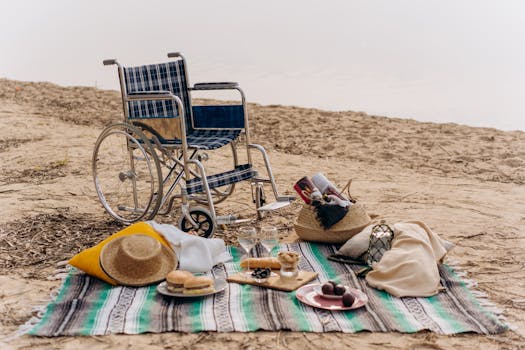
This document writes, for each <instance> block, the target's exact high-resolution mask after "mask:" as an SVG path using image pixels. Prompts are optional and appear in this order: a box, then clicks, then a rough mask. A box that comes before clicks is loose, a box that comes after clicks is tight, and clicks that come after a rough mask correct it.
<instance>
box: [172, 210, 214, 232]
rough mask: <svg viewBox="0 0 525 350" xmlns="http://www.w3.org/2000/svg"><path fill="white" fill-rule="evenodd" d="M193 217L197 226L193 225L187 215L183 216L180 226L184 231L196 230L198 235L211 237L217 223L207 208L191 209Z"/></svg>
mask: <svg viewBox="0 0 525 350" xmlns="http://www.w3.org/2000/svg"><path fill="white" fill-rule="evenodd" d="M189 215H190V217H191V219H192V220H193V221H195V223H196V224H197V226H196V227H195V226H193V225H192V224H191V222H190V221H189V220H188V218H187V217H186V216H184V215H183V216H182V218H181V220H180V223H179V227H180V229H181V230H182V231H184V232H191V231H193V232H195V233H196V234H197V235H198V236H200V237H204V238H209V237H211V236H212V235H213V233H214V232H215V223H214V222H213V219H212V217H211V214H210V212H209V211H208V210H207V209H204V208H200V207H196V208H192V209H190V213H189Z"/></svg>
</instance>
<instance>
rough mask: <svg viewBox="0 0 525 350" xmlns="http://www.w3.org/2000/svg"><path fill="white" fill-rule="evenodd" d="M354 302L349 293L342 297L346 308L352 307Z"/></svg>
mask: <svg viewBox="0 0 525 350" xmlns="http://www.w3.org/2000/svg"><path fill="white" fill-rule="evenodd" d="M354 301H355V298H354V296H353V295H352V294H350V293H345V294H344V295H343V305H344V306H346V307H350V306H352V305H354Z"/></svg>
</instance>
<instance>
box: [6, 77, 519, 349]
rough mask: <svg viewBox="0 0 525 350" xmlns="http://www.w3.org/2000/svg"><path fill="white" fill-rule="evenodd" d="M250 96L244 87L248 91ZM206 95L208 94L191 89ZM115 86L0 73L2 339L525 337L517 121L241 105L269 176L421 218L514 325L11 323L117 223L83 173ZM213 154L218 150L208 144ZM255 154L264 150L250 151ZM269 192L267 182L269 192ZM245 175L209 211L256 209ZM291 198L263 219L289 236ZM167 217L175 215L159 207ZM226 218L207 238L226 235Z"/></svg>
mask: <svg viewBox="0 0 525 350" xmlns="http://www.w3.org/2000/svg"><path fill="white" fill-rule="evenodd" d="M248 99H249V94H248ZM200 102H202V103H210V101H200ZM120 108H121V104H120V98H119V93H118V92H116V91H103V90H97V89H94V88H88V87H70V88H64V87H60V86H57V85H53V84H50V83H31V82H18V81H11V80H6V79H0V164H1V170H0V208H1V210H0V348H2V349H11V348H13V349H14V348H20V349H24V348H43V349H84V348H86V349H87V348H89V349H93V350H95V349H109V348H128V347H134V348H148V349H166V348H191V349H207V348H211V347H214V348H216V349H219V350H220V349H235V348H240V349H256V348H263V349H264V348H268V349H273V348H279V349H297V348H303V349H322V348H328V347H329V348H335V349H338V348H346V349H385V348H401V349H453V348H462V349H521V348H522V347H523V344H524V343H525V331H524V326H525V316H524V310H525V282H524V281H525V250H524V248H525V186H524V183H525V133H524V132H519V131H515V132H503V131H499V130H496V129H490V128H474V127H468V126H463V125H456V124H433V123H421V122H416V121H414V120H405V119H396V118H386V117H380V116H370V115H367V114H366V113H363V112H350V111H345V112H326V111H321V110H317V109H305V108H299V107H290V106H273V105H272V106H261V105H257V104H250V105H249V113H250V118H251V119H250V120H251V125H252V134H253V135H252V136H253V141H255V142H257V143H260V144H262V145H263V146H265V147H266V148H267V149H268V151H269V156H270V158H271V162H272V165H273V169H274V173H275V176H276V178H277V182H278V186H279V188H280V189H281V191H282V192H283V193H285V194H293V189H292V185H293V183H294V182H295V181H297V180H298V179H299V178H300V177H302V176H304V175H312V174H314V173H316V172H319V171H321V172H323V173H324V174H325V175H327V176H328V177H329V178H330V179H331V180H332V181H333V182H335V183H336V184H337V185H338V186H343V185H344V184H345V183H346V181H347V180H348V179H353V183H352V194H353V195H354V196H355V197H357V198H358V199H359V200H360V201H361V202H362V203H363V204H365V205H366V207H367V210H368V212H369V213H370V214H372V215H374V216H377V218H384V219H386V220H389V221H391V222H395V221H399V220H404V219H417V220H422V221H424V222H426V223H427V224H428V225H429V226H430V227H431V228H432V229H433V230H434V231H435V232H437V233H438V234H440V235H441V236H442V237H443V238H445V239H448V240H450V241H452V242H453V243H454V244H455V245H456V247H455V248H454V249H453V250H452V251H451V252H450V254H449V258H451V259H454V260H456V261H457V264H458V265H459V266H460V267H461V268H462V269H463V270H464V271H466V272H467V273H468V277H469V278H471V279H473V280H476V281H477V282H478V286H477V289H478V290H480V291H483V292H486V293H487V294H488V296H489V299H490V300H491V301H493V302H494V303H495V304H496V305H497V306H498V307H499V308H501V309H503V314H504V315H505V316H506V318H507V321H508V322H509V323H510V324H511V325H512V326H514V327H516V328H515V331H508V332H506V333H504V334H501V335H497V336H480V335H472V334H463V335H457V336H439V335H436V334H433V333H428V332H423V333H420V334H412V335H408V334H398V333H386V334H380V333H373V334H370V333H358V334H337V333H336V334H314V333H293V332H257V333H248V334H240V333H229V334H215V333H202V334H180V333H164V334H144V335H134V336H127V335H111V336H104V337H59V338H35V337H29V336H22V337H18V338H16V339H14V340H11V341H9V342H6V341H7V338H6V337H9V336H11V335H13V334H14V332H15V331H16V330H17V329H18V327H19V326H20V325H22V324H23V323H24V322H26V321H27V320H28V319H29V318H30V317H31V315H32V313H33V306H35V305H42V304H45V303H46V300H49V297H50V293H52V292H54V291H56V289H57V287H58V286H59V285H60V280H59V279H53V278H52V277H53V276H54V275H55V274H56V271H55V269H56V268H57V266H56V264H57V263H58V262H60V261H64V260H67V259H69V258H70V257H71V256H72V255H73V254H74V253H76V252H78V251H80V250H82V249H84V248H87V247H89V246H91V245H93V244H95V243H96V242H98V241H100V240H101V239H103V238H104V237H107V236H108V235H109V234H111V233H113V232H115V231H117V230H118V229H119V228H120V226H119V225H118V224H117V223H115V222H113V221H112V220H111V219H110V218H109V216H108V215H107V214H105V212H104V210H103V208H102V207H101V205H100V203H99V201H98V198H97V196H96V193H95V190H94V186H93V181H92V178H91V154H92V151H93V147H94V143H95V141H96V139H97V137H98V135H99V133H100V132H101V130H102V129H103V128H104V126H105V125H107V124H110V123H112V122H118V121H121V119H122V112H121V109H120ZM217 159H219V160H224V159H226V158H225V155H223V154H218V155H217ZM256 164H257V166H259V167H260V166H261V164H262V163H261V160H260V159H258V158H257V160H256ZM267 193H269V191H267ZM250 203H251V195H250V188H249V185H248V184H244V183H243V184H240V185H239V186H237V188H236V190H235V192H234V194H233V195H232V197H231V198H228V200H227V201H225V202H224V203H221V204H220V205H219V206H218V208H217V210H218V212H219V214H236V215H240V216H241V217H246V218H252V217H254V216H255V211H254V208H253V207H252V206H251V205H250ZM300 208H301V203H300V202H299V201H296V202H295V203H294V204H292V205H291V206H290V207H287V208H285V209H281V210H280V211H278V212H275V213H273V214H271V215H269V216H267V217H265V218H264V219H263V220H262V221H261V222H258V223H256V224H257V225H261V224H262V223H271V224H274V225H276V226H277V227H278V228H279V231H280V233H281V234H282V236H283V237H285V239H286V240H294V239H296V238H297V236H296V235H295V232H294V230H293V221H294V219H295V217H296V216H297V214H298V212H299V210H300ZM158 220H159V221H163V222H171V223H176V222H177V213H176V212H174V213H173V214H172V215H170V216H168V217H159V218H158ZM234 233H235V228H232V227H229V228H223V229H222V230H220V231H219V232H217V236H218V237H221V238H224V239H225V240H226V241H227V242H232V243H233V242H235V238H234Z"/></svg>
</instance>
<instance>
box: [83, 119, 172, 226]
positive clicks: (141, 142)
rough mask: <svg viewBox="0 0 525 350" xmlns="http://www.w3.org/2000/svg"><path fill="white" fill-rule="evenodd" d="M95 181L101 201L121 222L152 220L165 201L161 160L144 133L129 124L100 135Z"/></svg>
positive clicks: (94, 165) (96, 149) (94, 171)
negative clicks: (163, 199) (163, 197)
mask: <svg viewBox="0 0 525 350" xmlns="http://www.w3.org/2000/svg"><path fill="white" fill-rule="evenodd" d="M92 166H93V179H94V181H95V188H96V191H97V194H98V197H99V199H100V202H101V203H102V205H103V206H104V208H105V209H106V211H107V212H108V213H109V214H110V215H111V216H113V217H114V218H115V219H117V220H118V221H121V222H123V223H128V224H129V223H133V222H136V221H139V220H142V219H152V218H153V217H154V216H155V214H156V213H157V211H158V209H159V206H160V203H161V199H162V174H161V170H160V164H159V160H158V158H157V155H156V153H155V152H154V151H153V149H152V146H151V144H150V142H149V141H148V139H147V138H146V137H145V136H144V134H143V133H142V132H141V131H140V130H139V129H137V128H136V127H134V126H131V125H129V124H125V123H119V124H114V125H111V126H109V127H107V128H106V129H104V131H103V132H102V133H101V134H100V136H99V138H98V140H97V142H96V144H95V150H94V152H93V159H92Z"/></svg>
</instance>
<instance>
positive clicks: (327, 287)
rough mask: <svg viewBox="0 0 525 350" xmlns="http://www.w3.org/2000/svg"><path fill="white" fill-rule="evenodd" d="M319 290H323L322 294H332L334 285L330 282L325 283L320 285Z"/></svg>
mask: <svg viewBox="0 0 525 350" xmlns="http://www.w3.org/2000/svg"><path fill="white" fill-rule="evenodd" d="M321 291H322V292H323V294H326V295H333V294H334V286H333V285H332V284H331V283H325V284H323V286H322V287H321Z"/></svg>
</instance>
